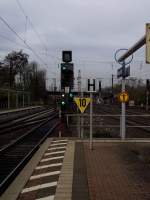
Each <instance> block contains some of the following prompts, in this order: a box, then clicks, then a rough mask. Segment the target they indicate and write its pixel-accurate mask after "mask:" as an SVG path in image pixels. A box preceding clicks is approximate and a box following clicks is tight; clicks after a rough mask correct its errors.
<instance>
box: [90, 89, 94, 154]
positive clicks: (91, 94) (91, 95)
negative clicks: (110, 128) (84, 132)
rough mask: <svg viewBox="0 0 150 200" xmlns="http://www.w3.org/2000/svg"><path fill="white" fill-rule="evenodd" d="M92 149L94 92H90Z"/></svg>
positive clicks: (91, 141)
mask: <svg viewBox="0 0 150 200" xmlns="http://www.w3.org/2000/svg"><path fill="white" fill-rule="evenodd" d="M90 99H91V102H90V149H91V150H92V149H93V93H92V92H90Z"/></svg>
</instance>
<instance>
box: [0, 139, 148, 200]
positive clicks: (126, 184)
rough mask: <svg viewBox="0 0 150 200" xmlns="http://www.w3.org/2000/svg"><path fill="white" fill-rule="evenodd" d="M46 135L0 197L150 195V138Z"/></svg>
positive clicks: (63, 199)
mask: <svg viewBox="0 0 150 200" xmlns="http://www.w3.org/2000/svg"><path fill="white" fill-rule="evenodd" d="M93 142H94V143H93V150H90V148H89V141H88V140H79V139H76V138H56V137H55V138H48V139H47V140H46V141H45V142H44V143H43V144H42V145H41V148H40V149H39V150H38V151H37V152H36V154H35V155H34V156H33V158H32V159H31V160H30V161H29V163H28V164H27V165H26V166H25V168H24V169H23V170H22V171H21V172H20V174H19V175H18V176H17V178H16V179H15V180H14V182H13V183H12V184H11V185H10V187H9V188H8V189H7V190H6V191H5V192H4V194H3V195H2V196H1V197H0V200H10V199H11V200H15V199H17V200H33V199H36V200H48V199H49V200H126V199H128V200H130V199H131V200H134V199H136V200H144V199H146V200H148V199H150V190H149V188H150V165H149V164H150V156H149V155H150V141H149V140H134V139H132V140H126V141H124V142H122V141H121V140H117V139H116V140H107V139H105V140H100V139H99V140H94V141H93Z"/></svg>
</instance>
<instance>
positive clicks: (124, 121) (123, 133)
mask: <svg viewBox="0 0 150 200" xmlns="http://www.w3.org/2000/svg"><path fill="white" fill-rule="evenodd" d="M122 67H123V77H122V92H125V63H124V62H123V65H122ZM125 110H126V104H125V102H122V120H121V123H122V124H121V139H122V140H124V139H125V134H126V117H125Z"/></svg>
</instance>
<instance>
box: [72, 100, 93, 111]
mask: <svg viewBox="0 0 150 200" xmlns="http://www.w3.org/2000/svg"><path fill="white" fill-rule="evenodd" d="M74 101H75V102H76V104H77V106H78V108H79V110H80V111H81V113H84V111H85V109H86V108H87V106H88V105H89V103H90V101H91V99H90V98H74Z"/></svg>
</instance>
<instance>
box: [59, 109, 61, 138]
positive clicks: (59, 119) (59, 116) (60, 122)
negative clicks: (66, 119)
mask: <svg viewBox="0 0 150 200" xmlns="http://www.w3.org/2000/svg"><path fill="white" fill-rule="evenodd" d="M59 120H60V129H59V138H60V137H61V108H59Z"/></svg>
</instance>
